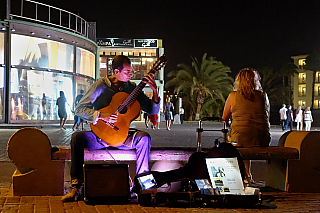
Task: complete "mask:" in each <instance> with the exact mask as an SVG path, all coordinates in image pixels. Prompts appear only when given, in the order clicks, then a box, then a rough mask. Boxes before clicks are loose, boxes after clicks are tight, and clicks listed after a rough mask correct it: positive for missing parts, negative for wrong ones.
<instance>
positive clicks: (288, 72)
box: [279, 62, 298, 104]
mask: <svg viewBox="0 0 320 213" xmlns="http://www.w3.org/2000/svg"><path fill="white" fill-rule="evenodd" d="M297 70H298V67H297V66H296V65H295V64H294V63H292V62H289V63H286V64H284V65H283V66H282V67H281V69H280V70H279V71H280V72H279V75H280V76H281V77H282V87H283V89H282V90H283V96H284V97H287V98H288V99H287V101H286V103H290V104H291V103H292V96H291V92H292V88H291V86H292V85H291V77H293V76H294V75H295V74H297V73H298V71H297ZM285 78H287V82H286V81H285ZM286 85H287V86H286Z"/></svg>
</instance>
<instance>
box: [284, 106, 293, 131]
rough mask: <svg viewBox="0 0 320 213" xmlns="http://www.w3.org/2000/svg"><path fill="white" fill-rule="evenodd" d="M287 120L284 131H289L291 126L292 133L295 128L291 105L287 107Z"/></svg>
mask: <svg viewBox="0 0 320 213" xmlns="http://www.w3.org/2000/svg"><path fill="white" fill-rule="evenodd" d="M287 107H288V109H287V112H286V113H287V120H286V128H285V130H284V131H287V128H288V126H289V125H290V131H292V128H293V112H292V110H291V105H288V106H287Z"/></svg>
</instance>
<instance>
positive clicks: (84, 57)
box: [76, 47, 95, 78]
mask: <svg viewBox="0 0 320 213" xmlns="http://www.w3.org/2000/svg"><path fill="white" fill-rule="evenodd" d="M76 53H77V55H76V56H77V59H76V64H77V65H76V72H77V73H79V74H82V75H86V76H89V77H92V78H94V77H95V55H94V54H93V53H92V52H89V51H88V50H85V49H82V48H79V47H77V48H76Z"/></svg>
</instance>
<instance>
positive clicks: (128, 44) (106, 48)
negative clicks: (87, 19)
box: [97, 38, 164, 119]
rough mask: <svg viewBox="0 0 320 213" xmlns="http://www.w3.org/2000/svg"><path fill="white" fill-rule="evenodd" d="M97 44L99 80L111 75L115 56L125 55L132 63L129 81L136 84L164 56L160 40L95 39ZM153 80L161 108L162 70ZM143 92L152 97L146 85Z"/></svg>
mask: <svg viewBox="0 0 320 213" xmlns="http://www.w3.org/2000/svg"><path fill="white" fill-rule="evenodd" d="M97 44H98V46H99V47H100V48H99V52H100V59H99V60H100V78H101V77H105V76H110V75H112V68H111V63H112V60H113V58H114V57H115V56H117V55H127V56H128V57H129V58H130V59H131V63H132V70H133V77H132V78H131V80H132V81H133V82H135V83H137V84H138V83H140V81H141V80H142V78H143V77H144V76H145V75H146V74H147V73H148V72H149V71H150V70H151V68H152V66H153V64H154V63H155V62H156V61H157V59H158V58H159V57H160V56H161V55H163V54H164V48H163V46H162V40H161V39H128V38H97ZM154 79H155V80H156V83H157V86H158V93H159V96H160V98H161V105H160V106H163V91H164V70H163V69H161V70H160V71H159V72H156V73H155V75H154ZM143 91H144V92H145V93H146V94H147V95H148V96H149V97H152V95H153V92H152V90H151V89H150V88H149V87H148V85H147V86H146V87H145V88H144V89H143ZM140 119H142V118H140Z"/></svg>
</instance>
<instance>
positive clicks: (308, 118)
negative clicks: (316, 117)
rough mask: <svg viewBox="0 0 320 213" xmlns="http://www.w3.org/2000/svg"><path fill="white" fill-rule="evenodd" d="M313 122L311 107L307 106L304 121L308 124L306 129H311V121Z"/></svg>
mask: <svg viewBox="0 0 320 213" xmlns="http://www.w3.org/2000/svg"><path fill="white" fill-rule="evenodd" d="M312 122H313V118H312V113H311V111H310V107H307V108H306V110H305V111H304V123H305V124H306V131H310V130H311V123H312Z"/></svg>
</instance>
